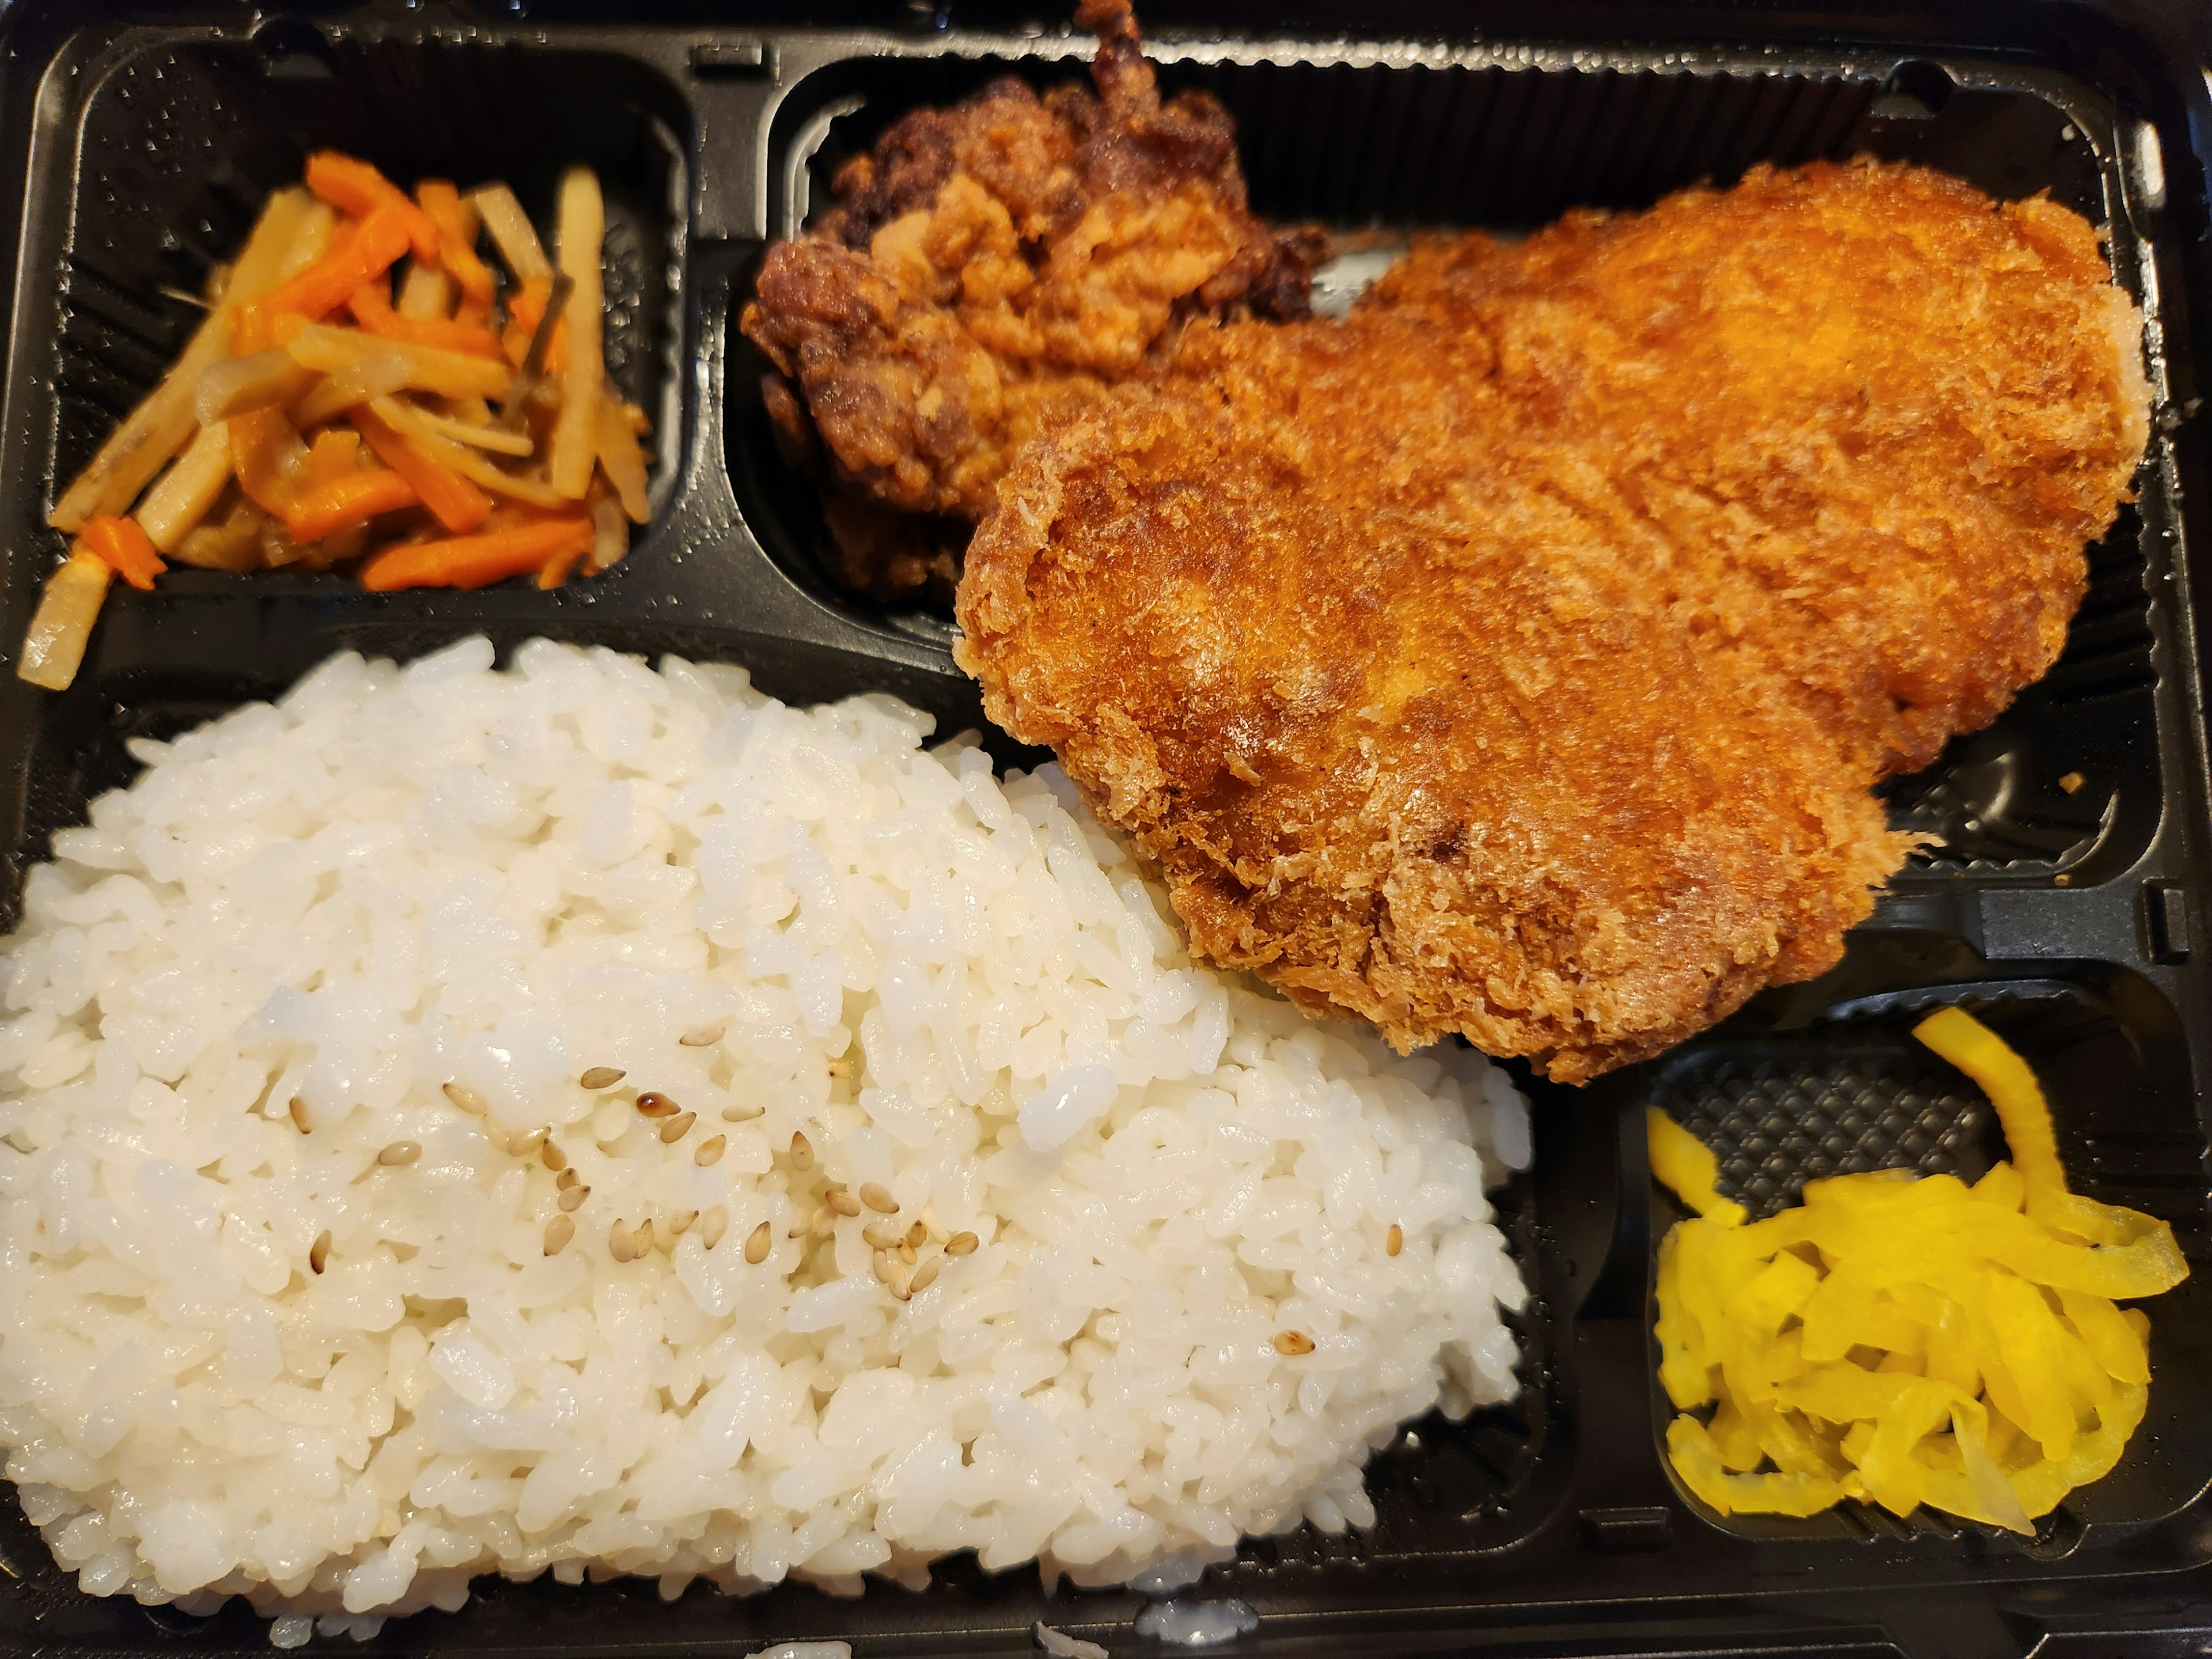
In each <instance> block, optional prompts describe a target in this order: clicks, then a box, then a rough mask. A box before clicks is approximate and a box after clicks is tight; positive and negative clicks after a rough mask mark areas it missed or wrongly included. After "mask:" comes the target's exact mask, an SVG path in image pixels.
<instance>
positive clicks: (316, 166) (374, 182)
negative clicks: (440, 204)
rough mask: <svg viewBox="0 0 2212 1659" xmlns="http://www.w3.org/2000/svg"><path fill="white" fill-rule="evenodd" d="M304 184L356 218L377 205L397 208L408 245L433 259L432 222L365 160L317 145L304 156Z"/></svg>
mask: <svg viewBox="0 0 2212 1659" xmlns="http://www.w3.org/2000/svg"><path fill="white" fill-rule="evenodd" d="M307 188H308V189H309V190H312V191H314V192H315V194H316V195H318V196H319V197H322V198H323V200H325V202H328V203H329V204H331V206H332V207H334V208H336V209H337V210H338V211H339V212H341V213H349V214H351V215H353V216H354V217H355V218H356V219H366V218H368V217H370V216H372V215H374V214H375V213H376V212H378V211H379V210H381V209H385V208H394V209H397V210H398V212H399V214H400V217H401V221H402V222H403V223H404V224H405V225H406V227H407V242H408V246H410V247H411V248H413V249H414V250H415V257H416V258H418V259H420V260H421V261H422V263H423V264H426V265H427V264H436V263H437V259H438V226H437V223H436V222H435V220H433V219H432V218H431V217H430V216H429V215H428V214H427V213H425V212H424V211H423V210H422V209H421V208H420V207H418V206H416V204H414V203H413V202H412V201H410V200H409V199H408V196H407V192H406V191H404V190H402V189H400V188H399V186H398V185H395V184H393V183H392V180H391V179H387V178H386V177H385V176H384V175H383V174H382V173H380V172H378V171H377V169H376V168H375V167H372V166H370V165H369V164H368V162H367V161H360V160H357V159H356V158H355V157H353V156H350V155H343V154H341V153H340V152H338V151H337V150H334V149H319V150H317V151H316V152H315V153H314V154H313V155H310V156H309V157H308V158H307Z"/></svg>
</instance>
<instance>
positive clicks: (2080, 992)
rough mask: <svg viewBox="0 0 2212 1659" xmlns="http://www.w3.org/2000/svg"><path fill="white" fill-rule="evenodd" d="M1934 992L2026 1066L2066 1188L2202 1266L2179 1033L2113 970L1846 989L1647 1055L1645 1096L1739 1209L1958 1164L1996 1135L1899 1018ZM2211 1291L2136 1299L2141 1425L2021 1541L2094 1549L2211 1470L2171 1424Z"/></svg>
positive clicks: (1745, 1525)
mask: <svg viewBox="0 0 2212 1659" xmlns="http://www.w3.org/2000/svg"><path fill="white" fill-rule="evenodd" d="M1939 1006H1959V1007H1961V1008H1964V1009H1966V1010H1967V1011H1968V1012H1971V1013H1972V1014H1973V1015H1974V1016H1975V1017H1976V1018H1978V1019H1980V1020H1981V1021H1982V1022H1983V1023H1984V1024H1986V1025H1988V1026H1989V1027H1990V1029H1991V1030H1995V1031H1996V1032H1997V1033H1998V1034H1999V1035H2000V1036H2002V1037H2003V1038H2004V1039H2005V1040H2006V1041H2007V1042H2008V1043H2009V1044H2010V1045H2011V1046H2012V1047H2013V1048H2014V1049H2015V1051H2017V1052H2018V1053H2019V1054H2021V1057H2022V1058H2024V1059H2025V1060H2027V1062H2028V1064H2029V1065H2030V1066H2032V1067H2033V1069H2034V1071H2035V1073H2036V1076H2037V1078H2038V1079H2039V1081H2040V1082H2041V1084H2042V1086H2043V1090H2044V1093H2045V1097H2046V1098H2047V1099H2048V1100H2049V1101H2050V1103H2051V1111H2052V1115H2053V1118H2054V1121H2055V1122H2056V1125H2057V1134H2058V1152H2059V1156H2060V1158H2062V1160H2063V1163H2064V1164H2065V1167H2066V1170H2067V1172H2068V1175H2069V1179H2070V1182H2071V1184H2072V1186H2073V1188H2074V1189H2075V1191H2077V1192H2079V1193H2081V1194H2084V1195H2085V1196H2087V1197H2090V1198H2093V1199H2095V1200H2098V1201H2100V1202H2102V1203H2106V1204H2117V1205H2123V1206H2127V1207H2129V1208H2130V1209H2136V1210H2140V1211H2142V1212H2145V1213H2147V1214H2149V1215H2152V1216H2154V1217H2156V1218H2158V1219H2160V1220H2161V1221H2165V1222H2166V1223H2168V1224H2169V1225H2171V1226H2172V1229H2173V1232H2174V1237H2175V1240H2176V1242H2177V1243H2179V1245H2180V1247H2181V1250H2182V1253H2183V1255H2185V1257H2186V1258H2187V1259H2188V1261H2190V1263H2191V1267H2192V1268H2193V1269H2194V1270H2195V1271H2196V1273H2197V1274H2199V1275H2201V1274H2202V1273H2203V1265H2204V1263H2205V1262H2206V1261H2208V1260H2212V1228H2208V1225H2207V1222H2208V1218H2207V1216H2206V1213H2205V1207H2204V1203H2203V1170H2204V1157H2205V1143H2204V1136H2203V1130H2202V1127H2200V1125H2199V1124H2198V1122H2197V1118H2196V1115H2195V1113H2194V1111H2193V1110H2192V1109H2191V1105H2192V1097H2191V1089H2190V1086H2189V1054H2188V1045H2187V1042H2186V1041H2185V1038H2184V1036H2183V1035H2182V1030H2181V1025H2180V1022H2179V1019H2178V1018H2177V1017H2176V1015H2175V1011H2174V1009H2173V1007H2172V1005H2171V1004H2169V1003H2168V1002H2167V1001H2166V999H2165V998H2164V996H2163V995H2161V994H2160V993H2159V992H2158V991H2157V990H2156V989H2154V987H2152V986H2151V985H2150V984H2149V982H2148V981H2146V980H2144V979H2143V978H2142V976H2141V975H2138V974H2136V973H2134V972H2132V971H2131V970H2129V969H2121V968H2113V967H2111V966H2109V965H2088V964H2067V965H2066V966H2065V967H2064V968H2063V969H2060V970H2059V971H2057V972H2043V973H2038V974H2036V975H2034V976H2033V977H2022V978H2017V979H1989V980H1979V981H1967V982H1965V983H1960V984H1953V985H1945V986H1941V987H1913V988H1911V989H1907V990H1902V991H1899V992H1897V993H1893V994H1877V995H1872V996H1858V997H1854V998H1852V999H1850V1000H1847V1001H1844V1002H1840V1003H1838V1004H1837V1005H1835V1006H1832V1007H1831V1008H1829V1009H1827V1010H1826V1011H1824V1012H1822V1014H1821V1015H1820V1017H1819V1018H1816V1019H1815V1020H1814V1021H1813V1022H1811V1023H1809V1024H1802V1025H1795V1024H1793V1025H1791V1026H1790V1027H1787V1028H1784V1029H1778V1030H1771V1031H1763V1032H1743V1033H1741V1034H1735V1035H1730V1036H1717V1037H1715V1038H1712V1039H1711V1040H1709V1041H1707V1042H1703V1043H1700V1044H1698V1045H1696V1046H1695V1047H1694V1048H1692V1049H1691V1050H1690V1051H1688V1052H1686V1053H1682V1054H1678V1055H1674V1056H1670V1057H1668V1058H1667V1059H1664V1060H1659V1061H1656V1062H1655V1063H1654V1064H1653V1065H1652V1066H1650V1068H1649V1073H1648V1090H1649V1092H1648V1096H1647V1098H1648V1100H1649V1101H1650V1103H1651V1104H1653V1105H1656V1106H1657V1107H1659V1108H1660V1109H1662V1110H1663V1111H1664V1112H1666V1113H1667V1115H1668V1116H1670V1117H1672V1118H1673V1119H1674V1121H1676V1122H1677V1123H1680V1124H1681V1125H1682V1126H1683V1127H1685V1128H1686V1129H1688V1130H1689V1131H1690V1132H1691V1133H1692V1134H1694V1135H1696V1136H1697V1137H1698V1139H1700V1140H1702V1141H1704V1142H1705V1144H1706V1145H1707V1146H1711V1147H1712V1148H1713V1149H1714V1151H1715V1152H1716V1153H1717V1155H1718V1156H1719V1158H1720V1180H1719V1187H1720V1189H1721V1191H1722V1193H1723V1195H1724V1196H1727V1197H1729V1198H1733V1199H1735V1200H1737V1201H1738V1202H1740V1203H1741V1204H1742V1205H1744V1206H1745V1207H1746V1208H1747V1210H1749V1211H1750V1212H1751V1214H1752V1216H1753V1218H1755V1219H1759V1218H1765V1217H1766V1216H1769V1215H1772V1214H1774V1213H1776V1212H1778V1211H1780V1210H1782V1209H1784V1208H1787V1207H1790V1206H1794V1205H1795V1204H1796V1203H1797V1202H1798V1201H1799V1193H1800V1190H1801V1189H1802V1187H1803V1186H1804V1184H1805V1182H1807V1181H1808V1180H1820V1179H1824V1178H1826V1177H1827V1176H1836V1175H1844V1174H1852V1173H1857V1172H1858V1171H1862V1170H1877V1169H1894V1170H1913V1171H1915V1172H1916V1173H1918V1174H1921V1175H1938V1174H1948V1175H1954V1176H1958V1177H1959V1178H1960V1180H1961V1181H1965V1182H1974V1181H1977V1180H1978V1179H1979V1178H1980V1177H1981V1176H1983V1175H1984V1173H1986V1172H1987V1170H1988V1169H1989V1167H1990V1164H1993V1163H1996V1162H1997V1161H1998V1160H2000V1159H2002V1158H2005V1157H2006V1156H2007V1149H2006V1147H2005V1145H2004V1139H2003V1136H2002V1133H2000V1132H1999V1130H1998V1128H1997V1125H1996V1115H1995V1114H1994V1112H1993V1111H1992V1110H1991V1109H1990V1103H1989V1102H1988V1100H1987V1099H1986V1098H1985V1097H1984V1096H1983V1094H1982V1092H1981V1091H1980V1090H1979V1089H1978V1087H1976V1086H1975V1085H1974V1084H1973V1083H1972V1082H1971V1081H1970V1080H1968V1079H1966V1078H1965V1077H1963V1076H1961V1075H1960V1073H1958V1072H1957V1071H1955V1070H1954V1068H1953V1067H1952V1066H1950V1065H1948V1063H1947V1062H1945V1061H1944V1060H1940V1059H1938V1058H1937V1057H1936V1055H1935V1054H1931V1053H1929V1051H1928V1050H1927V1049H1926V1048H1923V1046H1921V1045H1920V1044H1919V1043H1917V1042H1915V1041H1914V1040H1913V1038H1912V1036H1911V1027H1912V1025H1913V1024H1915V1023H1916V1022H1917V1020H1918V1019H1920V1018H1924V1017H1925V1016H1926V1014H1927V1013H1928V1012H1930V1011H1931V1010H1932V1009H1934V1008H1936V1007H1939ZM1653 1204H1654V1209H1655V1214H1654V1216H1653V1219H1652V1227H1651V1239H1652V1242H1653V1243H1654V1245H1655V1247H1656V1243H1657V1241H1658V1240H1659V1239H1660V1238H1661V1237H1663V1236H1664V1234H1665V1232H1666V1230H1667V1229H1668V1227H1669V1226H1671V1225H1673V1224H1674V1222H1676V1221H1678V1220H1680V1219H1681V1218H1682V1215H1683V1212H1682V1211H1681V1210H1680V1206H1679V1205H1677V1204H1676V1203H1675V1201H1674V1199H1673V1197H1672V1195H1671V1194H1665V1193H1663V1192H1662V1193H1658V1194H1655V1196H1654V1200H1653ZM1655 1273H1656V1255H1655ZM2208 1295H2212V1292H2208V1291H2207V1290H2206V1288H2205V1281H2204V1279H2203V1278H2202V1277H2201V1276H2200V1277H2193V1278H2191V1279H2187V1280H2185V1281H2184V1282H2183V1284H2182V1285H2180V1286H2179V1288H2177V1289H2176V1290H2174V1291H2171V1292H2169V1293H2168V1294H2166V1295H2165V1296H2162V1297H2158V1298H2156V1299H2155V1300H2154V1301H2153V1302H2151V1303H2150V1304H2148V1305H2147V1307H2146V1309H2145V1311H2147V1312H2148V1314H2149V1315H2150V1316H2151V1364H2152V1369H2153V1375H2154V1379H2155V1386H2154V1388H2153V1389H2152V1391H2151V1395H2150V1408H2149V1415H2148V1417H2147V1418H2146V1419H2145V1420H2144V1422H2143V1424H2142V1427H2141V1428H2139V1429H2138V1430H2137V1431H2136V1433H2137V1435H2138V1436H2139V1437H2140V1439H2139V1440H2137V1441H2134V1442H2131V1443H2130V1449H2129V1455H2126V1456H2124V1458H2123V1459H2122V1460H2121V1462H2120V1465H2119V1467H2118V1468H2116V1469H2115V1470H2113V1472H2112V1474H2109V1475H2107V1476H2106V1477H2105V1478H2104V1479H2103V1480H2099V1481H2095V1482H2093V1483H2092V1484H2090V1485H2088V1486H2083V1487H2081V1488H2079V1489H2077V1490H2076V1491H2075V1492H2072V1493H2071V1494H2069V1497H2068V1498H2067V1499H2066V1501H2065V1502H2064V1503H2063V1504H2060V1506H2059V1507H2058V1508H2057V1510H2053V1511H2052V1512H2051V1514H2050V1515H2048V1516H2045V1517H2043V1519H2042V1521H2041V1522H2039V1523H2038V1525H2037V1528H2036V1539H2035V1541H2034V1543H2033V1544H2032V1545H2027V1546H2025V1548H2026V1549H2027V1552H2028V1553H2030V1554H2031V1555H2033V1554H2036V1553H2043V1554H2045V1555H2049V1554H2054V1553H2056V1554H2071V1553H2075V1551H2077V1550H2081V1549H2084V1548H2085V1547H2086V1548H2087V1549H2089V1550H2093V1549H2094V1548H2095V1547H2097V1545H2098V1544H2099V1543H2100V1541H2104V1540H2108V1539H2109V1538H2110V1537H2112V1535H2113V1534H2115V1533H2123V1534H2124V1532H2125V1531H2127V1530H2128V1529H2129V1528H2132V1527H2135V1526H2139V1525H2141V1524H2142V1523H2144V1522H2150V1521H2154V1520H2157V1519H2160V1518H2161V1517H2163V1516H2167V1515H2170V1514H2172V1513H2173V1512H2174V1511H2175V1510H2179V1509H2180V1508H2182V1507H2183V1506H2184V1505H2185V1504H2188V1503H2189V1501H2190V1500H2191V1498H2194V1497H2195V1496H2196V1495H2197V1493H2198V1492H2201V1491H2203V1488H2204V1486H2205V1485H2206V1483H2207V1482H2208V1480H2212V1444H2208V1443H2206V1442H2205V1440H2204V1438H2203V1436H2201V1435H2193V1434H2191V1432H2190V1431H2189V1428H2188V1425H2190V1424H2191V1422H2192V1421H2197V1420H2201V1419H2202V1416H2203V1413H2204V1411H2205V1409H2206V1407H2207V1401H2206V1400H2205V1397H2204V1387H2205V1376H2206V1369H2205V1363H2206V1354H2205V1352H2204V1347H2203V1336H2202V1327H2203V1324H2204V1322H2206V1320H2207V1319H2208V1317H2212V1316H2208V1313H2207V1311H2206V1309H2207V1297H2208ZM1655 1364H1656V1359H1655ZM1652 1399H1653V1401H1654V1412H1655V1414H1656V1423H1655V1433H1656V1435H1657V1436H1658V1437H1659V1438H1660V1439H1662V1440H1663V1438H1664V1436H1665V1432H1666V1425H1667V1423H1668V1421H1669V1420H1671V1419H1672V1418H1673V1416H1674V1407H1673V1406H1672V1404H1671V1403H1670V1402H1668V1400H1667V1399H1666V1396H1665V1394H1664V1391H1663V1390H1662V1389H1658V1388H1657V1387H1656V1383H1655V1387H1654V1389H1653V1394H1652ZM1685 1501H1686V1502H1689V1503H1692V1504H1694V1503H1695V1500H1694V1499H1691V1498H1686V1499H1685ZM1708 1518H1709V1519H1711V1521H1712V1522H1714V1524H1716V1525H1717V1526H1720V1527H1722V1528H1725V1529H1726V1530H1729V1531H1731V1532H1735V1533H1737V1534H1741V1535H1742V1536H1745V1537H1747V1538H1764V1539H1784V1538H1833V1539H1838V1540H1858V1539H1870V1538H1875V1537H1888V1538H1901V1539H1910V1540H1911V1541H1913V1542H1914V1543H1915V1545H1916V1547H1917V1548H1918V1550H1919V1552H1920V1553H1923V1555H1934V1554H1942V1553H1960V1554H1968V1555H1971V1554H1972V1553H1977V1552H1978V1550H1979V1549H1980V1548H1982V1547H1985V1545H1986V1544H1987V1542H1988V1541H1989V1540H1990V1538H1991V1537H1993V1536H1994V1535H1995V1534H1994V1533H1991V1532H1985V1531H1984V1530H1983V1529H1980V1528H1974V1527H1972V1526H1969V1525H1967V1524H1966V1523H1964V1522H1954V1521H1951V1520H1949V1519H1948V1518H1947V1517H1944V1516H1936V1515H1931V1514H1930V1513H1929V1511H1927V1510H1917V1511H1915V1512H1914V1514H1913V1515H1912V1516H1911V1517H1909V1518H1907V1519H1904V1520H1900V1519H1899V1518H1898V1517H1896V1516H1892V1515H1890V1514H1889V1513H1888V1512H1887V1511H1886V1510H1881V1509H1878V1508H1876V1507H1875V1506H1873V1505H1871V1504H1853V1503H1847V1504H1844V1505H1842V1506H1840V1507H1839V1508H1838V1509H1836V1510H1831V1511H1829V1512H1827V1513H1826V1514H1822V1515H1819V1516H1813V1517H1811V1518H1810V1519H1808V1520H1804V1521H1793V1520H1789V1519H1786V1518H1784V1517H1779V1516H1743V1515H1739V1516H1729V1517H1727V1518H1725V1519H1722V1518H1720V1517H1717V1516H1709V1517H1708Z"/></svg>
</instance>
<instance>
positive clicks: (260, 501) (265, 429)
mask: <svg viewBox="0 0 2212 1659" xmlns="http://www.w3.org/2000/svg"><path fill="white" fill-rule="evenodd" d="M230 464H231V469H232V471H234V472H236V473H237V474H238V487H239V488H240V489H242V490H244V491H245V492H246V499H247V500H248V501H252V503H253V504H254V505H255V506H256V507H259V508H260V509H261V510H262V511H263V512H264V513H273V514H274V515H276V517H277V518H280V519H281V518H283V516H284V514H285V513H288V512H289V511H290V510H291V506H292V496H293V493H294V490H295V488H296V480H297V478H298V477H299V475H300V473H301V471H302V470H303V469H304V468H305V466H306V464H307V446H306V445H305V444H302V443H301V441H300V435H299V434H298V433H296V432H295V431H294V430H293V429H292V423H291V422H289V421H288V420H286V419H285V418H284V411H283V410H281V409H257V410H254V411H253V412H252V414H250V415H234V416H231V417H230Z"/></svg>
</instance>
